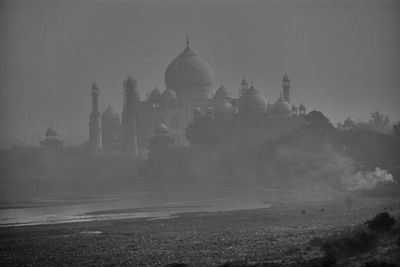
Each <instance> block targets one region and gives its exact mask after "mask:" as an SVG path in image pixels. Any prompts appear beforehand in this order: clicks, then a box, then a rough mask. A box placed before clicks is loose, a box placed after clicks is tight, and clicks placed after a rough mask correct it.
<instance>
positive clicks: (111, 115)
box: [101, 104, 119, 119]
mask: <svg viewBox="0 0 400 267" xmlns="http://www.w3.org/2000/svg"><path fill="white" fill-rule="evenodd" d="M101 118H102V119H119V114H118V113H117V112H115V111H114V110H113V109H112V107H111V104H109V105H108V107H107V108H106V110H104V111H103V113H102V114H101Z"/></svg>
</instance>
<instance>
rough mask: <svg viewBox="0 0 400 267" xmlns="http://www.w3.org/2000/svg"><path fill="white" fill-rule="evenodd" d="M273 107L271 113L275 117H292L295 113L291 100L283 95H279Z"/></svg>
mask: <svg viewBox="0 0 400 267" xmlns="http://www.w3.org/2000/svg"><path fill="white" fill-rule="evenodd" d="M271 109H272V110H271V115H272V117H275V118H290V117H291V116H292V113H293V111H292V107H291V105H290V104H289V102H287V101H286V100H285V99H283V98H282V97H279V99H278V100H277V101H276V102H275V104H274V105H273V106H272V108H271Z"/></svg>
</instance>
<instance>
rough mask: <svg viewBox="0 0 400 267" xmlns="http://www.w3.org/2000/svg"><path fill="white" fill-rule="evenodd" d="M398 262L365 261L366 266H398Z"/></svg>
mask: <svg viewBox="0 0 400 267" xmlns="http://www.w3.org/2000/svg"><path fill="white" fill-rule="evenodd" d="M396 266H397V265H396V264H393V263H388V262H386V261H369V262H367V263H365V267H396Z"/></svg>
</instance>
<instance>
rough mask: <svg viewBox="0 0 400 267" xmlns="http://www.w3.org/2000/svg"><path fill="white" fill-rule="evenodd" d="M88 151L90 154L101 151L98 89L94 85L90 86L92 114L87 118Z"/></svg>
mask: <svg viewBox="0 0 400 267" xmlns="http://www.w3.org/2000/svg"><path fill="white" fill-rule="evenodd" d="M89 149H90V152H91V153H93V152H95V151H98V150H100V149H101V129H100V112H99V88H98V87H97V84H96V83H93V84H92V112H91V113H90V116H89Z"/></svg>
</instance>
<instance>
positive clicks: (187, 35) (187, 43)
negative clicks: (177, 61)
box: [186, 34, 189, 48]
mask: <svg viewBox="0 0 400 267" xmlns="http://www.w3.org/2000/svg"><path fill="white" fill-rule="evenodd" d="M186 48H189V34H186Z"/></svg>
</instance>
